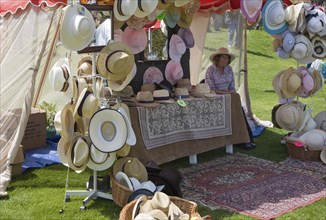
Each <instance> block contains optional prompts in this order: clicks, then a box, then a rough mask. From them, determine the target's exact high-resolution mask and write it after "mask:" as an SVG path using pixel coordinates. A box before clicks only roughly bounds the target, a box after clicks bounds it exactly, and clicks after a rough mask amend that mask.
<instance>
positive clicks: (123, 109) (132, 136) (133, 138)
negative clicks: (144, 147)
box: [117, 103, 136, 146]
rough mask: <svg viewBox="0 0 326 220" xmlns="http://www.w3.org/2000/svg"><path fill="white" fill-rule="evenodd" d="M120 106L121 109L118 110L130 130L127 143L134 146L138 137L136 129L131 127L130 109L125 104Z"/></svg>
mask: <svg viewBox="0 0 326 220" xmlns="http://www.w3.org/2000/svg"><path fill="white" fill-rule="evenodd" d="M118 105H120V107H119V108H118V109H117V110H118V112H120V113H121V114H122V116H123V117H124V119H125V121H126V124H127V128H128V135H127V140H126V143H127V144H129V145H131V146H133V145H135V144H136V135H135V132H134V129H133V128H132V126H131V118H130V113H129V108H128V106H127V105H126V104H124V103H120V104H118Z"/></svg>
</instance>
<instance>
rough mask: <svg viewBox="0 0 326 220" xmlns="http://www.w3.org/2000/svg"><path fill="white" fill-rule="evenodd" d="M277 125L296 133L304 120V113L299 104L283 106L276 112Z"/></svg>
mask: <svg viewBox="0 0 326 220" xmlns="http://www.w3.org/2000/svg"><path fill="white" fill-rule="evenodd" d="M275 120H276V122H277V124H278V125H279V126H280V127H281V128H283V129H284V130H287V131H296V130H297V129H299V127H300V126H301V125H302V123H303V120H304V111H303V109H302V108H301V106H300V104H298V103H293V102H292V103H288V104H284V105H281V106H280V107H279V108H278V109H277V110H276V112H275Z"/></svg>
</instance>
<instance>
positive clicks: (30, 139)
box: [0, 108, 46, 150]
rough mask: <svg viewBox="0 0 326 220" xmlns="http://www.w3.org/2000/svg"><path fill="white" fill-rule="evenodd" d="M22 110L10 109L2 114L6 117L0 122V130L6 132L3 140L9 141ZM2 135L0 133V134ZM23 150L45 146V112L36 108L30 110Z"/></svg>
mask: <svg viewBox="0 0 326 220" xmlns="http://www.w3.org/2000/svg"><path fill="white" fill-rule="evenodd" d="M21 113H22V109H12V110H8V111H6V112H4V113H3V114H6V115H7V116H6V117H1V118H2V119H3V121H2V122H0V123H1V124H0V126H1V130H3V132H5V131H6V135H5V136H4V138H5V139H7V140H8V139H10V136H11V135H12V134H13V132H14V131H15V129H16V128H17V125H18V123H19V120H20V115H21ZM1 133H2V132H1ZM21 144H22V145H23V150H29V149H34V148H39V147H43V146H46V112H45V111H43V110H40V109H37V108H32V109H31V114H30V115H29V118H28V122H27V125H26V129H25V133H24V137H23V140H22V142H21Z"/></svg>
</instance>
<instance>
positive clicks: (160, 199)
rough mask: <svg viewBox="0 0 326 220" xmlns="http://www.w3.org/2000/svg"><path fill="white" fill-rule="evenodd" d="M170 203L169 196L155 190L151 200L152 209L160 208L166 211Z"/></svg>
mask: <svg viewBox="0 0 326 220" xmlns="http://www.w3.org/2000/svg"><path fill="white" fill-rule="evenodd" d="M170 203H171V200H170V197H169V196H168V195H167V194H165V193H163V192H155V194H154V196H153V198H152V200H151V205H152V207H153V209H160V210H163V211H168V209H169V205H170Z"/></svg>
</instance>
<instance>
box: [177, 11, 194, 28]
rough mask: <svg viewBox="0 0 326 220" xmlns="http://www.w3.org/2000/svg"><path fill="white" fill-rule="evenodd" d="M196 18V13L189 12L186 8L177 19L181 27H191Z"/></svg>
mask: <svg viewBox="0 0 326 220" xmlns="http://www.w3.org/2000/svg"><path fill="white" fill-rule="evenodd" d="M193 18H194V13H187V12H186V10H181V13H180V19H179V20H178V21H177V24H178V26H179V27H181V28H189V27H190V25H191V22H192V19H193Z"/></svg>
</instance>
